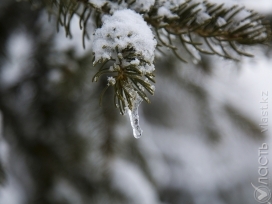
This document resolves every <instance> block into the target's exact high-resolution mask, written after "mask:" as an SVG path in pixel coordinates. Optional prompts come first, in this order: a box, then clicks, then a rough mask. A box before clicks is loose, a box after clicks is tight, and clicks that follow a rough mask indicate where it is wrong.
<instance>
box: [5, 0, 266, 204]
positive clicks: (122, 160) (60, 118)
mask: <svg viewBox="0 0 272 204" xmlns="http://www.w3.org/2000/svg"><path fill="white" fill-rule="evenodd" d="M0 11H1V13H2V14H1V15H0V30H1V32H0V42H1V43H0V50H1V52H0V67H1V70H0V110H1V113H2V114H1V115H2V117H1V119H0V121H3V122H2V123H3V125H2V127H3V128H2V127H1V126H0V130H1V129H3V131H2V133H1V132H0V134H3V138H2V139H1V140H0V150H1V151H0V155H1V156H2V159H1V161H2V163H3V165H2V166H3V168H2V167H1V166H0V175H2V173H1V172H5V174H3V175H5V176H4V177H5V182H6V187H5V185H4V187H3V188H2V187H0V203H1V202H2V201H3V202H5V204H13V203H28V204H32V203H33V204H36V203H39V204H40V203H41V204H43V203H60V204H65V203H71V204H85V203H98V204H100V203H101V204H104V203H118V204H120V203H135V204H140V203H141V204H153V203H154V204H156V203H173V204H176V203H177V204H180V203H199V204H203V203H204V204H206V203H207V204H208V203H233V204H236V203H238V202H239V203H247V204H249V203H254V198H253V197H248V196H247V192H249V191H250V190H252V189H251V188H252V187H251V186H249V188H250V189H249V191H247V188H243V186H244V185H245V183H246V182H248V180H246V179H247V178H244V177H243V178H240V177H239V179H236V178H235V177H234V176H233V175H234V174H235V173H236V172H238V173H237V174H238V175H242V173H241V171H242V170H244V168H242V167H244V166H245V167H248V169H250V168H251V167H252V166H251V165H250V162H252V157H251V158H248V157H246V156H247V155H251V151H250V150H251V148H253V147H254V148H255V147H256V149H257V148H258V147H257V143H258V142H259V141H264V140H266V137H265V134H262V133H261V129H260V127H259V126H258V125H257V123H256V121H254V120H252V118H251V116H250V115H247V114H246V113H245V112H246V111H243V110H242V111H241V110H239V109H237V107H236V106H235V105H234V104H233V103H231V102H230V101H228V100H229V98H228V96H229V95H228V89H227V88H224V89H223V91H225V92H224V93H223V94H222V95H225V96H223V97H222V96H221V95H220V94H219V93H218V90H214V87H216V86H217V85H218V81H224V77H223V76H222V75H224V74H225V73H220V72H219V73H218V70H220V69H219V66H218V64H219V63H215V60H216V62H217V61H218V62H220V66H226V67H227V66H228V63H231V66H237V64H238V66H239V62H238V61H240V60H241V59H244V56H245V57H253V53H254V51H252V52H251V51H250V50H252V49H253V48H255V47H257V46H258V45H261V44H270V43H271V28H270V26H269V22H268V21H266V20H264V19H263V17H262V15H259V14H258V13H257V12H255V11H253V10H249V9H247V8H245V7H243V6H240V5H238V4H236V3H234V2H223V1H221V0H220V1H216V0H209V1H201V0H169V1H164V0H147V1H143V0H136V1H135V0H127V1H125V0H118V1H117V0H112V1H110V0H31V1H30V0H28V1H27V2H25V1H23V2H13V1H8V0H4V1H2V2H1V3H0ZM48 17H49V21H48ZM54 25H57V29H56V28H55V27H54ZM78 28H79V29H78ZM56 30H58V31H59V32H60V33H59V34H56ZM65 34H66V36H67V37H68V39H65ZM82 47H85V50H83V49H82ZM209 55H213V56H211V57H210V56H209ZM222 58H223V60H222ZM236 62H238V63H237V64H235V63H236ZM216 66H218V69H217V68H216ZM155 70H156V71H155ZM215 72H216V73H217V75H216V76H215V75H213V73H215ZM155 75H156V78H155ZM155 79H156V93H155ZM92 82H97V83H92ZM228 86H229V89H231V84H229V85H228ZM236 88H237V87H235V89H231V90H229V91H235V90H236ZM237 89H238V88H237ZM235 93H236V92H235ZM149 94H151V95H154V96H152V97H150V96H149ZM219 96H220V97H221V98H223V99H228V100H226V101H224V100H223V99H222V101H221V100H220V99H218V98H220V97H219ZM224 97H225V98H224ZM98 101H100V106H99V103H98ZM142 101H145V102H147V103H150V102H151V104H149V105H146V104H144V103H143V104H142V106H143V107H142V109H140V111H141V112H140V113H141V126H143V127H144V128H143V129H144V131H145V134H146V137H144V138H142V139H141V140H135V139H134V138H133V137H131V135H132V134H131V132H132V131H131V129H130V128H129V127H128V123H127V122H126V118H125V117H120V116H119V114H118V112H120V113H121V114H126V113H127V114H128V115H129V118H130V121H131V125H132V128H133V134H134V136H135V137H136V138H139V137H140V136H141V135H142V130H141V128H140V126H139V114H138V109H139V105H140V104H141V103H142ZM116 108H117V109H116ZM177 121H179V122H177ZM172 129H173V130H172ZM170 130H171V131H170ZM237 134H238V135H239V136H240V137H241V138H242V139H241V138H240V137H239V138H236V140H235V141H234V140H232V139H231V136H232V135H237ZM152 135H154V137H153V136H152ZM177 135H178V136H177ZM180 135H182V136H180ZM164 136H165V137H164ZM179 136H180V137H179ZM187 136H188V137H187ZM156 137H157V138H156ZM243 137H244V138H247V139H243ZM183 141H184V143H183ZM243 143H246V144H247V145H248V147H245V148H244V149H243V150H244V151H245V152H246V153H244V152H243V154H244V157H243V163H242V164H241V168H240V167H236V166H235V167H236V168H234V170H231V167H233V166H234V164H235V162H237V160H235V158H236V157H235V156H236V155H238V154H240V153H241V152H240V151H239V148H238V147H237V148H236V146H235V144H237V146H238V145H240V144H243ZM187 144H189V145H191V144H194V145H195V146H196V148H197V149H194V150H192V151H194V152H195V151H198V152H197V154H196V155H195V154H193V153H191V152H190V151H191V150H190V148H188V147H187ZM216 145H217V146H216ZM229 146H232V148H233V149H232V154H231V153H229V148H227V147H229ZM213 151H214V152H213ZM215 152H216V153H217V154H214V153H215ZM211 155H212V158H211V160H209V158H210V156H211ZM251 156H252V155H251ZM195 157H197V158H198V159H196V158H195ZM203 161H205V162H203ZM218 161H222V162H221V163H223V165H222V166H221V167H218V164H219V163H220V162H218ZM229 161H233V163H232V162H229ZM221 163H220V164H221ZM198 165H199V166H200V167H199V166H198ZM232 165H233V166H232ZM215 167H216V168H218V169H216V170H215ZM228 168H229V169H230V170H229V171H228ZM2 169H3V170H2ZM199 169H200V170H199ZM226 169H227V170H226ZM213 171H217V172H218V175H219V176H217V175H215V174H214V175H213V173H212V172H213ZM191 172H193V174H194V176H197V177H198V178H197V179H195V178H193V176H192V175H191V174H190V173H191ZM249 173H250V172H249ZM203 174H204V175H203ZM1 178H2V177H1V176H0V181H1ZM205 179H207V180H205ZM208 179H209V180H208ZM229 181H231V182H233V183H231V184H229V183H228V182H229ZM221 183H223V184H222V185H220V184H221ZM249 183H250V181H249ZM216 186H219V187H218V188H217V187H216ZM241 186H242V189H246V190H244V191H243V192H245V193H244V194H241V195H240V194H239V195H237V194H235V195H234V193H233V191H235V190H237V189H241ZM232 189H234V190H232ZM250 192H251V191H250ZM1 195H2V198H1ZM11 195H14V196H11ZM229 195H232V196H229ZM230 197H231V198H230Z"/></svg>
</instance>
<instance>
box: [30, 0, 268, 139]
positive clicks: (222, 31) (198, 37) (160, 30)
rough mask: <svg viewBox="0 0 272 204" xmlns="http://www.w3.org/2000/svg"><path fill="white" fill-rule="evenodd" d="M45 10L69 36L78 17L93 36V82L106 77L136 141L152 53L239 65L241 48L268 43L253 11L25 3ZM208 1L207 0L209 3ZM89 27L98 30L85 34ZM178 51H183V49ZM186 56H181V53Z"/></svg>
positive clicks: (202, 2) (226, 6) (207, 5)
mask: <svg viewBox="0 0 272 204" xmlns="http://www.w3.org/2000/svg"><path fill="white" fill-rule="evenodd" d="M28 1H30V2H31V3H32V5H35V6H37V5H38V6H39V5H40V6H43V7H46V8H47V9H48V11H49V13H50V14H55V15H56V16H57V23H58V24H57V25H58V26H59V25H61V26H63V27H64V28H65V30H66V34H67V35H68V36H71V31H70V22H71V19H72V18H73V16H74V15H77V16H78V17H79V26H80V28H81V29H82V30H83V38H82V39H83V46H84V39H85V38H88V37H89V33H93V34H94V38H93V47H92V48H93V53H94V62H93V63H94V65H97V64H101V65H100V68H99V70H98V72H97V73H96V74H95V76H94V77H93V81H97V80H98V79H99V77H100V76H102V75H107V77H108V84H107V86H106V87H105V89H104V90H103V92H102V94H101V97H100V102H101V101H102V98H103V95H104V93H105V91H106V90H107V89H108V87H110V86H112V87H113V88H114V103H115V106H116V107H117V108H119V110H120V113H121V114H125V113H126V112H128V113H129V115H130V119H131V125H132V127H133V129H134V136H135V137H137V138H138V137H140V136H141V134H142V131H141V129H140V127H139V116H138V112H137V110H138V106H139V104H140V103H141V101H142V100H145V101H146V102H148V103H149V102H150V101H149V99H148V97H147V94H146V91H147V92H149V93H150V94H152V95H153V94H154V91H155V87H154V85H152V83H155V80H154V77H155V75H154V70H155V67H154V64H153V61H154V52H155V49H157V50H160V47H167V48H170V50H172V51H173V53H174V54H175V55H176V57H177V58H179V59H180V60H182V61H184V62H187V59H186V58H185V57H184V54H185V53H187V54H189V55H190V56H191V58H193V59H196V60H201V59H200V53H202V54H210V55H218V56H221V57H224V58H226V59H232V60H239V58H240V56H248V57H252V56H253V55H252V54H250V53H247V52H246V51H244V45H247V46H249V45H256V44H265V43H267V42H270V39H271V28H270V26H269V23H267V22H265V21H264V20H263V17H262V16H260V15H259V14H258V13H256V12H255V11H252V10H247V9H246V8H244V7H242V6H239V5H232V4H230V3H222V4H216V3H213V2H210V1H207V0H168V1H166V0H28ZM211 1H212V0H211ZM88 21H93V22H95V23H96V26H97V29H96V30H93V31H89V32H87V31H88V28H87V26H88V23H87V22H88ZM182 48H183V49H182ZM184 52H185V53H184Z"/></svg>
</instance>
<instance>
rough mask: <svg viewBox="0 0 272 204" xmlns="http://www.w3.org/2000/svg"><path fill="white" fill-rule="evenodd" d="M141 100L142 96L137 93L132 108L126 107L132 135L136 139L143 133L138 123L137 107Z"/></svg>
mask: <svg viewBox="0 0 272 204" xmlns="http://www.w3.org/2000/svg"><path fill="white" fill-rule="evenodd" d="M142 101H143V100H142V98H141V97H140V96H139V95H137V97H136V99H135V101H134V103H133V107H132V110H130V109H128V115H129V119H130V124H131V127H132V130H133V136H134V137H135V138H136V139H138V138H140V137H141V136H142V134H143V131H142V129H141V127H140V124H139V114H138V108H139V105H140V104H141V102H142Z"/></svg>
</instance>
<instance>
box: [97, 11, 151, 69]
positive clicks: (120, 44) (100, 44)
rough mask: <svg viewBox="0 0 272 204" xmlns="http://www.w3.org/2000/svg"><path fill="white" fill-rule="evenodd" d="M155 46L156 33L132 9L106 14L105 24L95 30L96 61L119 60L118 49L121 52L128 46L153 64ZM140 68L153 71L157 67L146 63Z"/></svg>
mask: <svg viewBox="0 0 272 204" xmlns="http://www.w3.org/2000/svg"><path fill="white" fill-rule="evenodd" d="M155 47H156V40H155V39H154V35H153V33H152V31H151V29H150V28H149V27H148V25H147V24H146V22H145V21H144V19H143V18H142V16H141V15H139V14H137V13H136V12H134V11H132V10H130V9H126V10H120V11H116V12H114V14H113V15H112V16H105V17H104V18H103V26H102V27H101V28H99V29H97V30H96V31H95V36H94V41H93V52H94V54H95V62H94V63H96V62H99V61H103V60H106V59H115V60H116V61H118V58H117V54H118V53H117V52H116V49H117V50H118V52H121V51H122V50H124V49H126V48H133V49H134V50H135V53H136V54H138V55H140V56H141V57H142V58H143V59H144V60H146V61H147V62H148V63H150V64H152V63H153V60H154V52H155ZM133 63H135V62H133ZM140 69H142V70H143V71H144V70H145V71H147V72H152V71H154V69H155V68H154V66H152V65H146V66H144V67H140Z"/></svg>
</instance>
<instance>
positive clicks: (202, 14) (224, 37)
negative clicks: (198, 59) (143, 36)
mask: <svg viewBox="0 0 272 204" xmlns="http://www.w3.org/2000/svg"><path fill="white" fill-rule="evenodd" d="M146 21H147V22H148V23H149V24H151V25H152V26H153V27H154V29H155V33H156V37H157V40H158V41H159V43H160V44H161V45H163V46H165V47H168V48H170V49H171V50H172V51H173V53H174V54H175V55H176V56H177V57H178V58H179V59H181V60H182V61H186V60H185V59H184V58H182V57H181V53H179V52H178V51H177V50H178V48H179V47H184V48H185V50H186V51H187V52H188V53H189V54H190V55H191V56H192V57H194V58H195V55H194V54H193V53H192V51H191V50H190V49H188V47H191V46H193V47H194V48H195V49H196V50H197V51H198V52H200V53H204V54H212V55H214V54H215V55H219V56H221V57H224V58H227V59H233V60H238V59H237V58H236V56H241V55H243V56H247V57H252V56H253V55H252V54H249V53H247V52H245V51H243V48H241V45H256V44H265V43H268V42H269V40H270V38H271V28H270V26H269V24H268V22H266V21H264V20H263V17H262V16H260V15H259V14H258V13H256V12H254V11H252V10H247V9H245V8H244V7H241V6H238V5H233V6H225V5H224V4H219V5H218V4H214V3H209V2H208V1H202V2H201V1H195V0H186V1H184V3H181V4H179V5H173V4H171V3H169V2H164V3H160V1H157V2H156V5H155V6H154V7H153V9H152V10H151V11H150V13H149V16H148V17H147V18H146ZM171 36H176V37H177V38H178V39H179V41H175V42H172V40H171ZM164 39H166V40H164ZM231 51H234V52H235V53H233V52H231Z"/></svg>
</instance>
